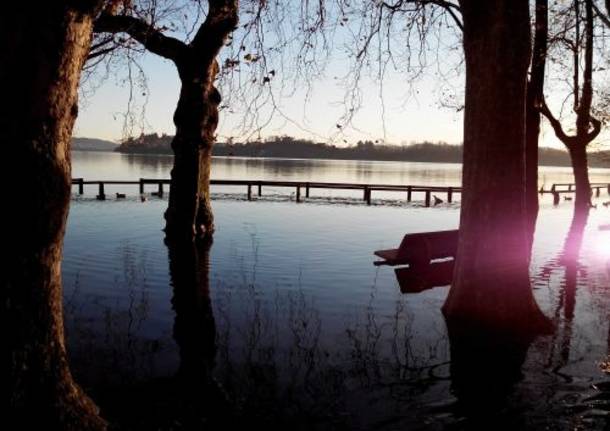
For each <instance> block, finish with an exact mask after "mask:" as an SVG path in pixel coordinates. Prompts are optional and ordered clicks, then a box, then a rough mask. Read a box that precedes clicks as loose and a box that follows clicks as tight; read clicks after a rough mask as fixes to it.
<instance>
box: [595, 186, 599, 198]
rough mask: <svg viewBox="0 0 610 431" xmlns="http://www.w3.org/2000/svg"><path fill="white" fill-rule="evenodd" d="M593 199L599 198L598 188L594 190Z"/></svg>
mask: <svg viewBox="0 0 610 431" xmlns="http://www.w3.org/2000/svg"><path fill="white" fill-rule="evenodd" d="M595 197H596V198H598V197H599V187H596V188H595Z"/></svg>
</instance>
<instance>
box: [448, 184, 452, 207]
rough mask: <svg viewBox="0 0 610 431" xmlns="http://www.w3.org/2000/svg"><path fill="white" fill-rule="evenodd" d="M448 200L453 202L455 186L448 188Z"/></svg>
mask: <svg viewBox="0 0 610 431" xmlns="http://www.w3.org/2000/svg"><path fill="white" fill-rule="evenodd" d="M447 202H449V203H451V202H453V187H448V188H447Z"/></svg>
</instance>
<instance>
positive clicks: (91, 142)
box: [72, 138, 118, 151]
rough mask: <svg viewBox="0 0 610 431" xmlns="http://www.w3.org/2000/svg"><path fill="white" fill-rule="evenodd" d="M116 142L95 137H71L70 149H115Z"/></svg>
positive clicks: (116, 146)
mask: <svg viewBox="0 0 610 431" xmlns="http://www.w3.org/2000/svg"><path fill="white" fill-rule="evenodd" d="M117 148H118V144H115V143H114V142H111V141H104V140H103V139H95V138H72V149H73V150H76V151H115V150H116V149H117Z"/></svg>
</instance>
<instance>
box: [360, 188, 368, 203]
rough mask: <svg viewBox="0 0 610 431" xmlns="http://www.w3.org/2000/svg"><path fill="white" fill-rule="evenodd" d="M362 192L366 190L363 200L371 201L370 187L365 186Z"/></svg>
mask: <svg viewBox="0 0 610 431" xmlns="http://www.w3.org/2000/svg"><path fill="white" fill-rule="evenodd" d="M362 190H364V194H363V195H362V200H363V201H367V200H368V199H369V186H364V188H363V189H362Z"/></svg>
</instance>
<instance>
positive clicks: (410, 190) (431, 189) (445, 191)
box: [72, 178, 462, 207]
mask: <svg viewBox="0 0 610 431" xmlns="http://www.w3.org/2000/svg"><path fill="white" fill-rule="evenodd" d="M169 183H170V180H169V179H156V178H140V179H139V180H132V181H116V180H95V181H90V180H85V179H83V178H73V179H72V184H73V185H75V186H77V187H78V193H79V194H81V195H82V194H84V192H85V186H86V185H97V187H98V194H97V199H99V200H104V199H106V191H105V186H106V185H137V186H138V187H139V192H140V194H143V193H145V191H146V186H156V191H154V192H152V194H154V195H156V196H159V197H162V196H163V194H164V193H165V189H164V185H166V184H169ZM210 184H211V185H218V186H242V187H246V193H247V197H248V200H252V193H253V190H255V191H256V193H257V195H258V196H262V195H263V187H274V188H278V187H279V188H289V189H290V188H292V189H294V190H295V193H296V201H297V202H301V201H302V193H303V192H304V194H305V197H306V198H308V197H310V193H311V191H312V190H315V189H334V190H360V191H362V198H363V200H364V201H365V202H366V203H367V204H368V205H371V200H372V195H373V192H375V191H386V192H388V191H389V192H399V193H405V194H406V197H407V201H408V202H411V201H412V199H413V194H414V193H419V194H423V197H424V205H425V206H427V207H429V206H430V205H431V200H432V197H433V196H434V194H441V195H443V197H445V198H446V200H447V202H452V201H453V196H454V194H456V193H462V188H461V187H454V186H419V185H400V184H363V183H324V182H310V181H270V180H211V181H210ZM437 199H440V198H437Z"/></svg>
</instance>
